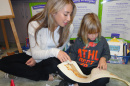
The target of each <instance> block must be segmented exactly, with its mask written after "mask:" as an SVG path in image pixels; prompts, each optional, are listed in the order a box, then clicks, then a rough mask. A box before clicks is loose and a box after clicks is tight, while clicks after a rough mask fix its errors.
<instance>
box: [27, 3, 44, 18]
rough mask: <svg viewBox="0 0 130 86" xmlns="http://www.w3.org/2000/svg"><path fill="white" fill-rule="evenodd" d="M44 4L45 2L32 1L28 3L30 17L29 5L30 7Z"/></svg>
mask: <svg viewBox="0 0 130 86" xmlns="http://www.w3.org/2000/svg"><path fill="white" fill-rule="evenodd" d="M45 4H46V2H34V3H29V8H30V13H31V17H32V10H31V7H32V6H37V5H45Z"/></svg>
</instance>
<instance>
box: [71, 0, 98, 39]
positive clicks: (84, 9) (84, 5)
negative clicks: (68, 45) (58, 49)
mask: <svg viewBox="0 0 130 86" xmlns="http://www.w3.org/2000/svg"><path fill="white" fill-rule="evenodd" d="M73 2H74V3H75V5H76V7H77V12H76V15H75V18H74V20H73V24H74V33H73V35H72V37H71V38H72V39H73V38H76V37H77V33H78V30H79V27H80V23H81V20H82V18H83V16H84V15H85V14H86V13H91V12H93V13H96V14H97V15H98V8H99V0H73Z"/></svg>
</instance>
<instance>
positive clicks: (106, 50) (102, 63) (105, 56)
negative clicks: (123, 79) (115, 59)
mask: <svg viewBox="0 0 130 86" xmlns="http://www.w3.org/2000/svg"><path fill="white" fill-rule="evenodd" d="M110 57H111V56H110V50H109V45H108V43H107V41H106V39H105V38H104V42H103V51H102V55H101V58H100V60H99V63H98V68H100V69H104V70H106V69H107V63H106V62H107V61H108V60H109V59H110Z"/></svg>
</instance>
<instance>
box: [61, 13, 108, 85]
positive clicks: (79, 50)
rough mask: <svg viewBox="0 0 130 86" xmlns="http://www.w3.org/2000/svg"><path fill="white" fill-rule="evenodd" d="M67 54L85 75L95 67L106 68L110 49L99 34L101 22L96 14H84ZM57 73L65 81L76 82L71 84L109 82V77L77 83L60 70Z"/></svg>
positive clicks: (101, 83) (103, 83)
mask: <svg viewBox="0 0 130 86" xmlns="http://www.w3.org/2000/svg"><path fill="white" fill-rule="evenodd" d="M69 56H70V58H71V59H72V60H74V61H76V62H77V64H78V65H79V67H80V69H81V70H82V72H83V73H84V74H86V75H89V74H90V73H91V70H92V69H93V68H96V67H97V68H100V69H103V70H106V69H107V63H106V61H108V60H109V59H110V50H109V46H108V43H107V41H106V39H105V38H104V37H103V36H101V23H100V21H99V19H98V16H97V15H96V14H94V13H88V14H86V15H84V17H83V19H82V21H81V25H80V29H79V32H78V37H77V39H76V40H75V43H74V44H73V45H72V46H71V47H70V54H69ZM59 74H60V76H61V77H63V78H64V79H65V81H68V82H70V83H73V84H74V83H77V84H74V85H73V86H106V84H107V83H108V82H109V78H101V79H98V80H95V81H93V82H91V83H78V82H74V81H72V80H70V79H69V78H68V77H66V76H65V75H64V74H63V73H62V72H61V71H59ZM62 83H63V82H62ZM62 86H64V85H62Z"/></svg>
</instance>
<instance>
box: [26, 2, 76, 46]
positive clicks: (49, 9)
mask: <svg viewBox="0 0 130 86" xmlns="http://www.w3.org/2000/svg"><path fill="white" fill-rule="evenodd" d="M66 4H72V6H73V11H72V14H71V20H70V22H69V23H68V24H67V25H66V26H65V27H60V29H59V34H60V38H59V41H58V42H59V45H58V46H57V47H60V46H62V45H63V44H64V43H65V41H66V40H67V38H68V36H69V29H70V25H71V24H72V22H73V19H74V16H75V14H76V6H75V4H74V3H73V1H72V0H48V1H47V4H46V6H45V8H44V10H43V11H42V12H40V13H38V14H36V15H35V16H33V17H32V18H31V19H30V20H29V22H28V24H29V23H30V22H31V21H37V22H38V23H39V27H38V28H37V29H36V31H35V40H36V39H37V38H36V35H37V33H38V31H39V30H40V29H41V28H42V27H44V28H49V30H50V31H51V33H50V35H51V36H52V38H53V40H54V30H55V28H54V27H55V24H56V23H55V20H54V19H53V15H52V14H53V13H56V12H58V11H60V10H61V9H63V8H64V6H65V5H66Z"/></svg>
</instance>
